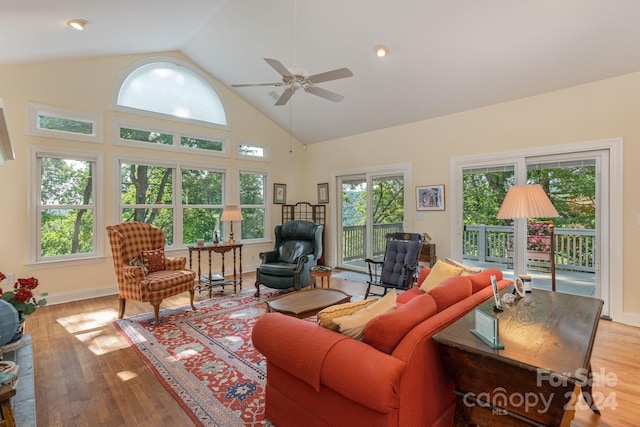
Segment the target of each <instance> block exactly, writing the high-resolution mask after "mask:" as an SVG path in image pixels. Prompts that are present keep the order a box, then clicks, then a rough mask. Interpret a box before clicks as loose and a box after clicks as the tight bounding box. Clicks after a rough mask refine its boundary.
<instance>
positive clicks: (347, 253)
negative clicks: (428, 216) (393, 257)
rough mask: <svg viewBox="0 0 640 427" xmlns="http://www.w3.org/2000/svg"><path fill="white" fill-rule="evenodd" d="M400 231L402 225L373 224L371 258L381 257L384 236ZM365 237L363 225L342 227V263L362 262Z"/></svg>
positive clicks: (364, 251) (384, 240) (385, 241)
mask: <svg viewBox="0 0 640 427" xmlns="http://www.w3.org/2000/svg"><path fill="white" fill-rule="evenodd" d="M401 231H402V223H401V222H398V223H393V224H374V226H373V242H372V247H373V256H374V257H381V256H383V255H384V250H385V248H386V246H387V239H386V235H387V234H388V233H396V232H401ZM367 247H368V246H367V236H366V232H365V226H364V225H351V226H346V227H342V258H343V260H344V261H354V260H364V259H365V258H366V248H367Z"/></svg>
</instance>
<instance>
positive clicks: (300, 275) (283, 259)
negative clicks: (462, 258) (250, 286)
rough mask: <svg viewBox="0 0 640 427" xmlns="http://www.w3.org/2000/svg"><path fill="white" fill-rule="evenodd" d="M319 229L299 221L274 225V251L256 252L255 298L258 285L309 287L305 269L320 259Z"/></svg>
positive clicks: (258, 288) (307, 273)
mask: <svg viewBox="0 0 640 427" xmlns="http://www.w3.org/2000/svg"><path fill="white" fill-rule="evenodd" d="M323 228H324V226H323V225H320V224H316V223H314V222H310V221H301V220H293V221H287V222H285V223H284V224H282V225H278V226H276V228H275V236H276V243H275V246H274V249H273V250H272V251H268V252H262V253H260V259H261V260H262V264H261V265H259V266H258V268H257V270H256V293H255V296H256V297H259V296H260V284H263V285H265V286H267V287H269V288H274V289H289V288H293V289H294V290H296V291H297V290H300V289H302V288H304V287H307V286H309V284H310V276H309V268H310V267H313V266H315V265H317V264H318V258H320V257H321V256H322V230H323Z"/></svg>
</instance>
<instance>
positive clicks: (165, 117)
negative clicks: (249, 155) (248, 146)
mask: <svg viewBox="0 0 640 427" xmlns="http://www.w3.org/2000/svg"><path fill="white" fill-rule="evenodd" d="M154 62H172V63H174V64H178V65H180V66H183V67H185V68H188V69H189V70H190V71H192V72H193V73H195V74H197V75H198V76H200V78H202V79H203V80H204V81H205V82H207V84H209V86H211V89H212V90H213V91H214V92H215V94H216V95H217V96H218V98H220V102H221V103H222V108H223V110H224V114H225V117H226V119H227V124H226V125H222V124H219V123H211V122H205V121H202V120H194V119H189V118H185V117H178V116H172V115H168V114H162V113H156V112H154V111H148V110H140V109H137V108H131V107H125V106H122V105H118V95H119V93H120V88H121V87H122V84H123V83H124V81H125V80H126V79H127V77H129V75H130V74H131V73H132V72H134V71H135V70H137V69H138V68H140V67H142V66H144V65H147V64H151V63H154ZM115 87H116V88H117V90H115V91H113V97H112V100H111V105H112V108H113V110H114V111H122V112H124V113H132V114H136V115H141V116H147V117H153V118H156V119H162V120H171V121H175V122H177V123H187V124H191V125H198V126H206V127H210V128H213V129H221V130H230V129H231V118H230V117H229V114H228V111H227V107H226V103H225V101H224V98H223V97H222V95H221V94H220V91H218V89H217V88H216V85H215V84H214V83H213V82H212V81H211V78H210V77H209V76H208V75H206V74H204V73H202V72H201V71H200V70H198V69H197V68H195V67H193V66H192V65H190V64H188V63H186V62H184V61H181V60H179V59H178V58H174V57H170V56H155V57H152V58H145V59H142V60H140V61H136V62H135V63H133V64H131V65H130V66H129V67H128V68H127V69H126V70H125V71H124V73H122V75H121V76H120V79H119V80H118V83H117V84H116V86H115Z"/></svg>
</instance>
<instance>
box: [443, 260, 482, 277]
mask: <svg viewBox="0 0 640 427" xmlns="http://www.w3.org/2000/svg"><path fill="white" fill-rule="evenodd" d="M444 262H446V263H447V264H451V265H453V266H454V267H460V268H462V274H460V275H461V276H469V275H471V274H476V273H480V272H481V271H482V269H481V268H478V267H471V266H470V265H465V264H463V263H461V262H458V261H456V260H455V259H451V258H445V259H444Z"/></svg>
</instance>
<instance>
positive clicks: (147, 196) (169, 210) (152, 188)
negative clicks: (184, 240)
mask: <svg viewBox="0 0 640 427" xmlns="http://www.w3.org/2000/svg"><path fill="white" fill-rule="evenodd" d="M173 171H174V168H171V167H166V166H152V165H147V164H135V163H125V162H122V163H120V202H121V208H122V211H121V212H122V221H123V222H127V221H138V222H146V223H149V224H153V225H155V226H156V227H158V228H161V229H162V230H164V233H165V236H166V239H167V241H166V244H167V245H168V246H172V245H173V230H174V224H173V222H174V211H175V209H174V201H173V182H174V175H173Z"/></svg>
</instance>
